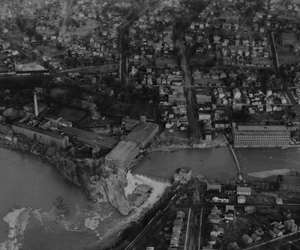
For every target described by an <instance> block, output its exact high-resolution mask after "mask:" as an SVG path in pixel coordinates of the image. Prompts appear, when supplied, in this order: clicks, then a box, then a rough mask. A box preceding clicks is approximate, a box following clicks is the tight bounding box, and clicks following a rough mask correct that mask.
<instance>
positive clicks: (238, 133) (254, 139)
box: [232, 124, 291, 148]
mask: <svg viewBox="0 0 300 250" xmlns="http://www.w3.org/2000/svg"><path fill="white" fill-rule="evenodd" d="M232 134H233V141H234V147H237V148H239V147H284V146H288V145H289V143H290V137H291V133H290V131H289V130H288V128H287V127H286V126H263V125H235V124H234V125H233V126H232Z"/></svg>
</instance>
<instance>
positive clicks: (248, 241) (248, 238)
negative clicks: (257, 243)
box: [242, 234, 253, 245]
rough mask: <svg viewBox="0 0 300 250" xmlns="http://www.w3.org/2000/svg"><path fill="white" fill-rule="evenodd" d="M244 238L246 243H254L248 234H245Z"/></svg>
mask: <svg viewBox="0 0 300 250" xmlns="http://www.w3.org/2000/svg"><path fill="white" fill-rule="evenodd" d="M242 240H243V242H244V243H245V244H246V245H249V244H251V243H253V239H252V238H251V237H250V236H249V235H248V234H244V235H243V236H242Z"/></svg>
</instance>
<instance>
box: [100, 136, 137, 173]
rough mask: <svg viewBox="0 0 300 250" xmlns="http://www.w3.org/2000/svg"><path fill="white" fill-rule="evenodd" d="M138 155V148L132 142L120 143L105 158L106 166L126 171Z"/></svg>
mask: <svg viewBox="0 0 300 250" xmlns="http://www.w3.org/2000/svg"><path fill="white" fill-rule="evenodd" d="M138 154H139V147H138V145H137V144H136V143H135V142H132V141H120V142H119V143H118V144H117V146H115V147H114V148H113V149H112V150H111V151H110V152H109V153H108V154H107V155H106V157H105V162H106V164H108V165H114V166H115V167H117V168H121V169H124V170H125V171H127V170H128V169H129V168H130V164H131V163H132V162H133V160H134V159H135V158H136V157H137V156H138Z"/></svg>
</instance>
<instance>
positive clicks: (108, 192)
mask: <svg viewBox="0 0 300 250" xmlns="http://www.w3.org/2000/svg"><path fill="white" fill-rule="evenodd" d="M0 144H1V145H2V146H3V147H6V148H10V149H15V150H20V151H23V152H27V153H31V154H34V155H37V156H39V157H41V159H42V160H45V161H47V162H48V163H50V164H51V165H53V166H55V167H56V169H57V170H58V171H59V173H60V174H61V175H62V176H63V177H64V178H65V179H66V180H68V181H69V182H71V183H73V184H74V185H76V186H79V187H80V188H82V190H83V191H84V192H85V193H86V194H87V195H88V197H89V198H91V199H92V200H94V201H95V202H103V201H104V202H109V203H110V204H111V205H112V206H113V207H115V208H116V209H117V210H118V211H119V212H120V213H121V214H122V215H128V214H129V213H130V211H131V207H130V204H129V201H128V200H127V198H126V195H125V192H124V188H125V186H126V185H127V178H126V173H125V172H123V171H122V170H119V169H117V168H115V167H114V166H108V165H105V164H104V162H103V160H102V159H76V156H74V155H72V154H70V153H69V152H68V151H64V150H59V149H57V148H55V147H52V146H45V145H42V144H40V143H36V142H34V141H30V140H28V139H27V138H24V137H22V136H18V137H17V140H16V141H15V142H12V141H10V142H9V141H7V140H4V139H1V141H0Z"/></svg>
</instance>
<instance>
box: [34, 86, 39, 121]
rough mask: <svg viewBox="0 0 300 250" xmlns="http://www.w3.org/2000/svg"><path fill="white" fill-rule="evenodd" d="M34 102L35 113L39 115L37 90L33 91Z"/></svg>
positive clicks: (36, 115)
mask: <svg viewBox="0 0 300 250" xmlns="http://www.w3.org/2000/svg"><path fill="white" fill-rule="evenodd" d="M33 103H34V115H35V117H38V115H39V106H38V100H37V93H36V91H34V92H33Z"/></svg>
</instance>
